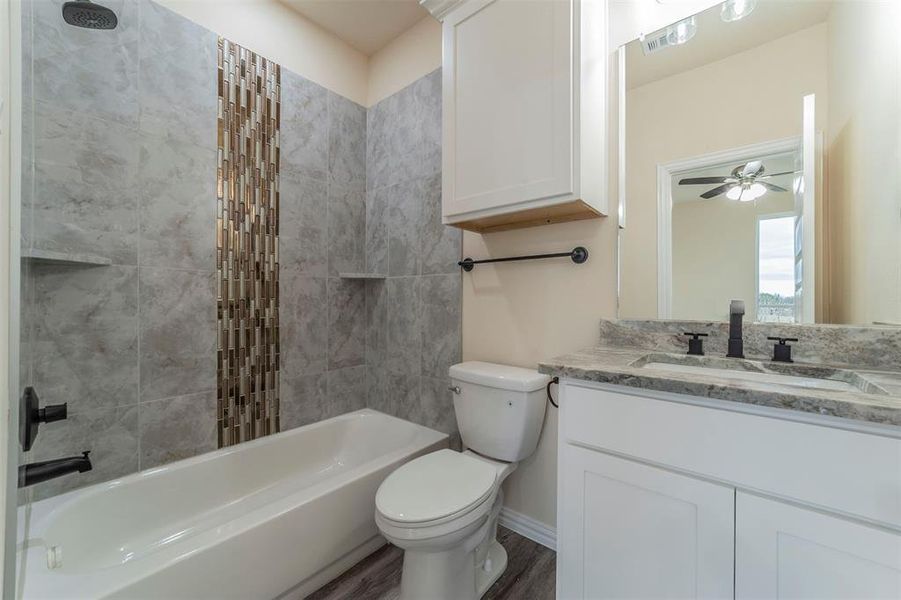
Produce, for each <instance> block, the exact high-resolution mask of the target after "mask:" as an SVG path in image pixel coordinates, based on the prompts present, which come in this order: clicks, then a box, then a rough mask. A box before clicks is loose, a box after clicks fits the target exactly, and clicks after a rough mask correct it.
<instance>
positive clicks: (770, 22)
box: [626, 0, 832, 89]
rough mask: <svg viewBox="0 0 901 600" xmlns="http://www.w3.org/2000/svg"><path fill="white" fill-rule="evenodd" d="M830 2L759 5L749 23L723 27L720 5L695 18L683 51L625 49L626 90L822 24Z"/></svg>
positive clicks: (775, 0) (765, 1)
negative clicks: (695, 29)
mask: <svg viewBox="0 0 901 600" xmlns="http://www.w3.org/2000/svg"><path fill="white" fill-rule="evenodd" d="M831 6H832V3H831V2H825V1H822V2H810V1H805V0H795V1H791V2H786V1H785V0H760V2H759V4H758V5H757V8H755V9H754V12H752V13H751V14H750V15H748V16H747V17H745V18H743V19H741V20H739V21H734V22H732V23H724V22H723V21H722V20H721V19H720V9H721V5H720V4H717V5H716V6H714V7H712V8H709V9H707V10H705V11H703V12H701V13H699V14H698V15H696V20H697V25H698V31H697V34H695V36H694V37H693V38H692V39H690V40H689V41H688V42H687V43H685V44H684V45H681V46H671V47H669V48H665V49H663V50H661V51H659V52H656V53H654V54H650V55H647V56H646V55H645V54H644V53H643V52H642V49H641V43H640V42H639V41H638V40H633V41H632V42H629V44H627V45H626V87H627V88H628V89H632V88H634V87H638V86H640V85H644V84H646V83H650V82H652V81H657V80H659V79H663V78H664V77H669V76H670V75H674V74H676V73H682V72H684V71H688V70H690V69H695V68H697V67H700V66H702V65H705V64H708V63H712V62H715V61H717V60H722V59H723V58H726V57H727V56H731V55H733V54H737V53H739V52H744V51H745V50H750V49H751V48H755V47H757V46H760V45H761V44H764V43H766V42H770V41H773V40H775V39H778V38H781V37H784V36H786V35H789V34H791V33H794V32H796V31H800V30H802V29H806V28H808V27H812V26H814V25H816V24H817V23H822V22H823V21H825V20H826V18H827V17H828V16H829V9H830V8H831Z"/></svg>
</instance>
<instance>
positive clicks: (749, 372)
mask: <svg viewBox="0 0 901 600" xmlns="http://www.w3.org/2000/svg"><path fill="white" fill-rule="evenodd" d="M630 366H632V367H640V368H642V369H650V370H655V371H668V372H670V373H684V374H693V375H706V376H708V377H717V378H719V379H729V380H733V381H750V382H757V383H772V384H778V385H787V386H791V387H799V388H806V389H816V390H829V391H839V392H864V393H867V394H887V392H886V391H885V390H884V389H882V388H881V387H879V386H878V385H876V384H875V383H873V382H871V381H869V380H868V379H866V378H865V377H863V376H862V375H860V374H859V373H856V372H854V371H849V370H846V369H836V368H831V367H822V366H818V365H802V364H796V363H774V362H761V361H754V360H746V359H735V358H718V357H713V356H690V355H678V354H662V353H653V354H647V355H645V356H643V357H641V358H639V359H638V360H636V361H635V362H633V363H632V364H631V365H630Z"/></svg>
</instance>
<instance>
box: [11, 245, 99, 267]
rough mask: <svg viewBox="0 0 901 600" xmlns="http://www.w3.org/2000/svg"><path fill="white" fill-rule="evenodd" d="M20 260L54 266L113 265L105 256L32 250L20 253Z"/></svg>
mask: <svg viewBox="0 0 901 600" xmlns="http://www.w3.org/2000/svg"><path fill="white" fill-rule="evenodd" d="M22 259H23V260H27V261H31V262H35V263H41V264H54V265H72V266H83V267H106V266H109V265H111V264H113V261H112V260H111V259H109V258H107V257H105V256H98V255H97V254H85V253H82V252H54V251H53V250H41V249H39V248H32V249H29V250H23V251H22Z"/></svg>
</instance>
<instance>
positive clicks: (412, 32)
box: [367, 17, 441, 106]
mask: <svg viewBox="0 0 901 600" xmlns="http://www.w3.org/2000/svg"><path fill="white" fill-rule="evenodd" d="M440 66H441V24H440V23H439V22H438V21H436V20H435V19H433V18H432V17H425V18H424V19H422V20H420V21H419V22H418V23H416V25H414V26H413V27H411V28H410V29H408V30H406V31H405V32H404V33H402V34H400V35H399V36H398V37H396V38H394V39H393V40H392V41H391V42H389V43H388V45H387V46H385V47H384V48H382V49H381V50H379V51H378V52H376V53H375V54H373V55H372V56H370V57H369V92H368V94H369V96H368V100H367V102H368V106H372V105H373V104H375V103H376V102H378V101H379V100H382V99H384V98H387V97H388V96H390V95H391V94H393V93H395V92H398V91H400V90H401V89H403V88H404V87H406V86H407V85H409V83H410V82H411V81H415V80H417V79H419V78H420V77H422V76H423V75H426V74H427V73H431V72H432V71H434V70H435V69H437V68H439V67H440Z"/></svg>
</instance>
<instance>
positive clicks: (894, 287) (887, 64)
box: [826, 2, 901, 324]
mask: <svg viewBox="0 0 901 600" xmlns="http://www.w3.org/2000/svg"><path fill="white" fill-rule="evenodd" d="M899 31H901V5H899V3H898V2H890V3H886V2H857V3H853V4H848V3H840V4H836V5H835V6H834V7H833V8H832V12H831V13H830V18H829V22H828V33H829V35H828V46H829V65H828V68H829V92H830V97H829V127H828V138H827V139H828V142H827V145H828V147H827V151H826V156H827V173H828V177H829V185H828V189H827V196H828V206H829V236H830V242H831V243H830V245H829V252H830V255H831V256H830V262H831V265H832V270H831V275H832V289H833V292H834V293H833V295H832V298H831V300H832V302H831V314H830V318H831V320H832V321H834V322H836V323H856V324H867V323H872V322H874V321H882V322H891V323H897V324H901V197H899V196H901V175H899V173H901V171H899V165H901V156H899V147H901V117H899V111H901V93H899V81H901V68H899V61H901V56H899V55H901V45H899V37H898V32H899Z"/></svg>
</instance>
